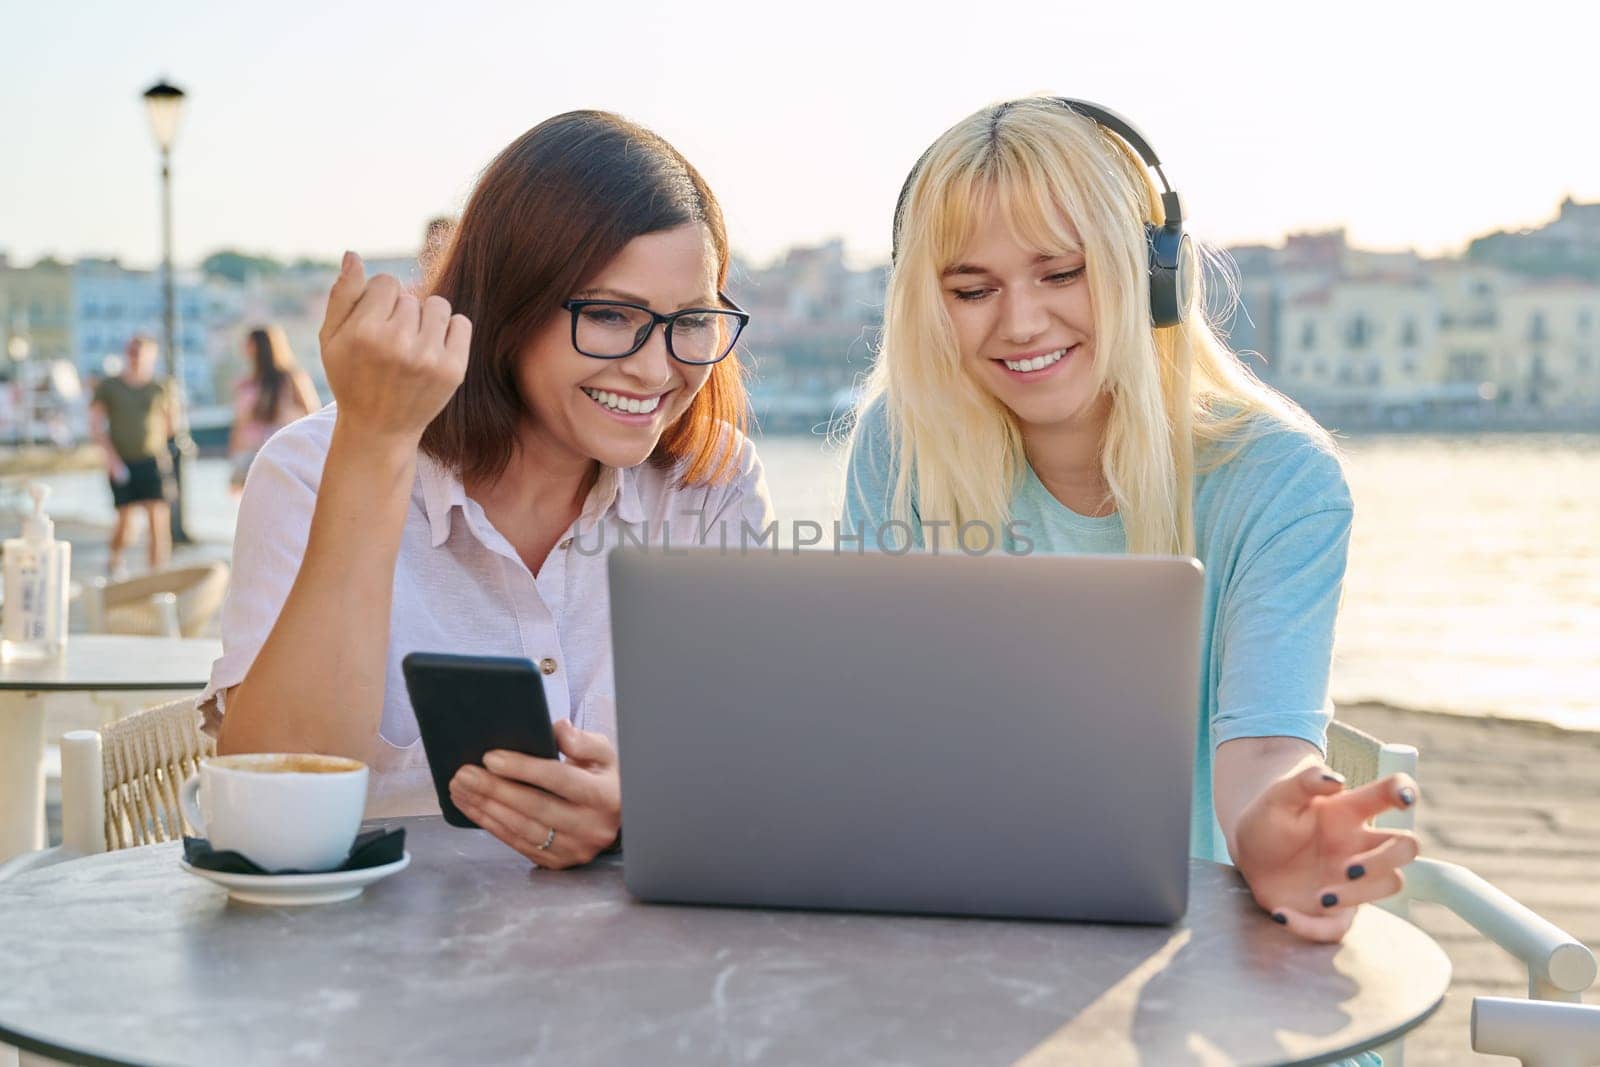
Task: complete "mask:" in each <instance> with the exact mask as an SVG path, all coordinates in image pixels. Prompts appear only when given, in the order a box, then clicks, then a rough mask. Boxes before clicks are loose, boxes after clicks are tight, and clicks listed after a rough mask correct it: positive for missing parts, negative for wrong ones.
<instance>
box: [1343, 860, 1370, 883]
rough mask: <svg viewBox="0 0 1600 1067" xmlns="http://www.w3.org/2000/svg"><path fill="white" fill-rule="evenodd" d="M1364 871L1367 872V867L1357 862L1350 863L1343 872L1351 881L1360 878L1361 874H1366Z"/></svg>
mask: <svg viewBox="0 0 1600 1067" xmlns="http://www.w3.org/2000/svg"><path fill="white" fill-rule="evenodd" d="M1366 873H1367V869H1366V868H1365V867H1363V866H1361V864H1359V863H1352V864H1351V865H1350V869H1349V870H1348V871H1345V872H1344V874H1345V877H1346V878H1348V879H1350V880H1351V881H1352V882H1353V881H1355V880H1356V879H1357V878H1360V877H1361V876H1362V875H1363V874H1366Z"/></svg>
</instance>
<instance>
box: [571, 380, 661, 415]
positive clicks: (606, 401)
mask: <svg viewBox="0 0 1600 1067" xmlns="http://www.w3.org/2000/svg"><path fill="white" fill-rule="evenodd" d="M579 388H580V389H582V390H583V393H584V395H585V396H587V397H588V398H589V399H590V400H593V401H594V402H595V403H596V404H599V405H600V406H601V407H603V408H607V409H609V410H611V411H618V412H621V413H623V414H624V415H648V414H650V413H651V412H652V411H654V410H655V409H656V408H658V407H660V406H661V397H659V396H653V397H651V398H650V399H649V400H635V399H634V398H633V397H630V396H618V395H617V394H616V393H611V392H607V391H606V390H604V389H590V388H588V387H587V386H579Z"/></svg>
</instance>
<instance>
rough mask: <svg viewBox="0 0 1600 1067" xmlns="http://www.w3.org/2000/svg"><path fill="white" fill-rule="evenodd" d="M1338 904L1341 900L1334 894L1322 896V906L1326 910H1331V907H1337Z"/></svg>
mask: <svg viewBox="0 0 1600 1067" xmlns="http://www.w3.org/2000/svg"><path fill="white" fill-rule="evenodd" d="M1338 903H1339V898H1338V897H1337V896H1335V895H1334V894H1332V893H1324V894H1322V906H1323V907H1324V908H1331V907H1333V906H1335V905H1336V904H1338Z"/></svg>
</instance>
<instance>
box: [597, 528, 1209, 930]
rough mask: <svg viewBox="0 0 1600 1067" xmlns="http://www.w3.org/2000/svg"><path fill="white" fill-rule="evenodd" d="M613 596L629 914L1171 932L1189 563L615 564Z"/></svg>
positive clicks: (739, 560)
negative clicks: (811, 911)
mask: <svg viewBox="0 0 1600 1067" xmlns="http://www.w3.org/2000/svg"><path fill="white" fill-rule="evenodd" d="M610 582H611V620H612V622H611V626H612V634H613V638H614V643H615V656H616V661H615V671H616V684H617V729H618V738H617V746H618V751H619V755H620V759H621V775H622V783H623V789H622V797H623V827H624V829H623V837H624V851H623V867H624V880H625V882H626V885H627V887H628V889H629V891H630V892H632V893H633V894H634V895H635V896H637V897H640V898H642V899H644V900H650V901H675V902H693V903H707V904H739V905H756V906H762V907H798V908H829V909H850V910H865V911H892V912H926V913H937V914H949V915H989V916H1005V917H1014V918H1048V919H1081V920H1094V921H1102V922H1145V923H1170V922H1175V921H1176V920H1178V919H1179V918H1181V917H1182V915H1183V912H1184V909H1185V907H1186V905H1187V899H1188V854H1189V808H1190V790H1191V788H1192V779H1193V774H1194V755H1195V745H1196V700H1197V698H1198V693H1199V684H1198V677H1199V649H1200V637H1199V633H1200V629H1199V627H1200V610H1201V600H1202V596H1203V584H1202V576H1201V570H1200V564H1199V563H1198V562H1196V561H1194V560H1188V559H1166V558H1150V557H1129V556H1117V557H1109V556H1072V557H1063V556H1054V557H1045V556H1032V557H1009V556H1008V557H995V556H989V557H981V558H972V557H966V556H932V555H905V556H898V557H897V556H890V555H881V554H868V555H850V554H844V555H835V554H833V553H831V552H822V551H816V552H802V553H798V554H795V553H792V552H787V551H786V552H784V553H782V554H778V553H774V552H770V551H768V552H751V553H749V554H745V555H738V554H734V553H729V554H722V553H719V552H717V551H716V550H714V549H697V550H685V549H673V550H672V551H671V552H663V551H662V550H660V549H649V550H644V549H639V548H627V549H623V548H619V549H618V550H616V551H615V552H613V553H612V555H611V558H610Z"/></svg>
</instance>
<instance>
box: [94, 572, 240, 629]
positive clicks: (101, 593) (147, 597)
mask: <svg viewBox="0 0 1600 1067" xmlns="http://www.w3.org/2000/svg"><path fill="white" fill-rule="evenodd" d="M228 574H229V570H228V565H227V564H226V563H223V562H221V561H220V560H219V561H216V562H213V563H202V564H197V565H195V566H192V567H174V568H172V569H170V570H164V571H157V572H156V573H154V574H143V575H140V576H139V577H137V578H129V579H128V580H127V581H122V582H108V581H106V580H105V579H104V578H96V579H95V580H94V581H93V582H91V583H90V584H89V585H87V586H86V587H85V588H84V591H83V614H84V622H85V624H86V626H87V628H88V629H89V631H90V632H92V633H105V634H145V635H148V636H154V637H200V636H202V635H203V634H204V633H205V632H206V628H207V627H209V626H210V625H211V621H212V619H214V618H216V615H217V611H218V610H219V609H220V608H221V607H222V600H223V597H224V596H225V595H226V594H227V591H228Z"/></svg>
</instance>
